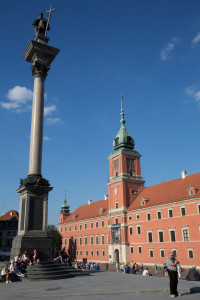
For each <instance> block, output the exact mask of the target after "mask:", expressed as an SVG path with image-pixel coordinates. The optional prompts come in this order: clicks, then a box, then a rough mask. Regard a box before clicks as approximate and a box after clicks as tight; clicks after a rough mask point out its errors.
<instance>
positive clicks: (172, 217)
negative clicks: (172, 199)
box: [168, 207, 174, 219]
mask: <svg viewBox="0 0 200 300" xmlns="http://www.w3.org/2000/svg"><path fill="white" fill-rule="evenodd" d="M170 210H171V211H172V217H170V215H169V211H170ZM168 217H169V218H170V219H171V218H173V217H174V212H173V208H172V207H170V208H168Z"/></svg>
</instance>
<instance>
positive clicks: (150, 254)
mask: <svg viewBox="0 0 200 300" xmlns="http://www.w3.org/2000/svg"><path fill="white" fill-rule="evenodd" d="M149 257H153V249H149Z"/></svg>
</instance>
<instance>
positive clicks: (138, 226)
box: [136, 225, 141, 235]
mask: <svg viewBox="0 0 200 300" xmlns="http://www.w3.org/2000/svg"><path fill="white" fill-rule="evenodd" d="M138 228H140V233H138ZM136 233H137V235H140V234H141V225H136Z"/></svg>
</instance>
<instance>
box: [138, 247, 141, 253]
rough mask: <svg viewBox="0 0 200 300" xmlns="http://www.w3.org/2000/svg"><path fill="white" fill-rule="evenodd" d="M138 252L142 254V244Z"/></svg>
mask: <svg viewBox="0 0 200 300" xmlns="http://www.w3.org/2000/svg"><path fill="white" fill-rule="evenodd" d="M138 253H139V254H142V247H141V246H138Z"/></svg>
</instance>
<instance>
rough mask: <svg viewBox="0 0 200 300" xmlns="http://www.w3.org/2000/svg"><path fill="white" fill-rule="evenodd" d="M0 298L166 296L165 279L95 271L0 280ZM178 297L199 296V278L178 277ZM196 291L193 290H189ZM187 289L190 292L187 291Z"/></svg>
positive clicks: (148, 299)
mask: <svg viewBox="0 0 200 300" xmlns="http://www.w3.org/2000/svg"><path fill="white" fill-rule="evenodd" d="M0 290H1V291H0V299H1V300H5V299H11V298H14V299H15V300H16V299H37V300H40V299H51V300H54V299H59V300H62V299H70V298H71V299H72V300H79V299H81V300H86V299H87V300H90V299H95V300H102V299H108V300H109V299H110V300H111V299H115V300H121V299H126V300H129V299H134V300H140V299H144V300H151V299H154V300H157V299H159V300H160V299H169V279H168V278H165V277H155V276H152V277H150V276H147V277H145V276H139V275H131V274H121V273H120V274H117V273H114V272H97V273H92V274H91V275H89V276H80V277H75V278H68V279H62V280H52V281H26V280H23V281H22V282H14V283H11V284H5V283H1V284H0ZM178 290H179V292H180V293H181V294H182V296H181V299H183V300H187V299H190V300H193V299H198V298H199V296H200V282H188V281H186V280H179V285H178ZM190 292H196V293H190ZM189 293H190V294H189Z"/></svg>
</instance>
